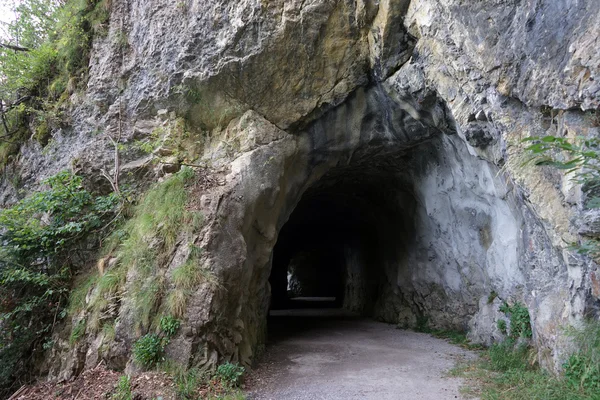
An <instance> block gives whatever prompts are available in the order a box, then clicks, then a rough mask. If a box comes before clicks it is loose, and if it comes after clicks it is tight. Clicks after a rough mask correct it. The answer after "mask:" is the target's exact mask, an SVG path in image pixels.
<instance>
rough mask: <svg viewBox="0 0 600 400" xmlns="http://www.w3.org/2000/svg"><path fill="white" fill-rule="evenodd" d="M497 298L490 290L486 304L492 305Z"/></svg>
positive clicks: (494, 292)
mask: <svg viewBox="0 0 600 400" xmlns="http://www.w3.org/2000/svg"><path fill="white" fill-rule="evenodd" d="M497 297H498V293H496V291H495V290H492V291H491V292H490V295H489V296H488V299H487V303H488V304H492V303H493V302H494V300H496V298H497Z"/></svg>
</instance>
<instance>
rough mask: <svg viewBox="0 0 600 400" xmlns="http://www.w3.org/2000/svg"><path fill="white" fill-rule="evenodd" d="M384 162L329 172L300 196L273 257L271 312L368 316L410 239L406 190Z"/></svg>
mask: <svg viewBox="0 0 600 400" xmlns="http://www.w3.org/2000/svg"><path fill="white" fill-rule="evenodd" d="M394 160H395V161H396V162H398V163H399V164H395V163H394V162H392V163H391V164H389V162H390V161H394ZM385 161H386V165H381V164H379V163H376V162H373V160H371V162H370V163H369V165H368V166H367V165H356V166H352V167H344V168H337V169H334V170H333V171H332V172H330V173H328V174H327V175H326V176H325V177H323V178H322V179H321V180H319V182H317V183H316V184H315V185H313V186H312V187H311V188H310V189H309V190H308V191H306V193H305V194H304V195H303V196H302V198H301V200H300V202H299V203H298V205H297V206H296V208H295V209H294V211H293V213H292V214H291V216H290V218H289V220H288V222H287V223H286V224H285V225H284V226H283V228H282V229H281V231H280V234H279V238H278V241H277V244H276V246H275V248H274V250H273V264H272V270H271V276H270V284H271V294H272V298H271V310H282V309H298V308H303V309H306V308H340V309H344V310H346V311H350V312H353V313H356V314H359V315H363V316H376V314H377V308H378V307H377V304H378V302H379V301H380V299H381V298H382V296H383V295H384V293H385V291H386V290H387V289H388V288H390V287H393V286H395V285H393V284H390V282H394V280H396V279H397V271H398V263H399V262H401V260H402V258H403V256H404V253H405V252H404V250H403V249H405V246H407V245H410V242H411V241H412V240H414V234H413V233H414V228H413V217H412V216H413V214H414V209H415V201H414V198H413V196H412V195H411V194H410V193H411V185H409V184H407V183H406V179H405V178H406V177H402V173H401V171H400V170H399V169H398V165H401V163H400V161H401V159H396V158H394V157H385Z"/></svg>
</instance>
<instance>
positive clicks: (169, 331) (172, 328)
mask: <svg viewBox="0 0 600 400" xmlns="http://www.w3.org/2000/svg"><path fill="white" fill-rule="evenodd" d="M180 325H181V323H180V322H179V320H178V319H177V318H174V317H172V316H170V315H167V316H164V317H162V318H161V319H160V329H161V331H162V332H163V333H164V334H165V335H167V337H169V338H170V337H173V336H175V334H176V333H177V331H178V330H179V326H180Z"/></svg>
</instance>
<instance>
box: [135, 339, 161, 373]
mask: <svg viewBox="0 0 600 400" xmlns="http://www.w3.org/2000/svg"><path fill="white" fill-rule="evenodd" d="M163 353H164V341H163V339H162V338H161V337H160V336H158V335H156V334H147V335H145V336H142V337H141V338H139V339H138V340H137V342H135V344H134V345H133V358H134V360H135V362H136V363H137V364H138V365H139V366H140V367H144V368H150V367H152V366H153V365H155V364H156V363H158V362H159V361H161V360H163Z"/></svg>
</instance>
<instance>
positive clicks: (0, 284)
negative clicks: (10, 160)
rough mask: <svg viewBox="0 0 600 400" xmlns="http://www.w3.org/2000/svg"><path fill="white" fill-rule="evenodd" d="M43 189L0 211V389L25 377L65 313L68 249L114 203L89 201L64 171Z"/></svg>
mask: <svg viewBox="0 0 600 400" xmlns="http://www.w3.org/2000/svg"><path fill="white" fill-rule="evenodd" d="M44 184H45V185H47V187H48V189H47V190H45V191H42V192H38V193H35V194H33V195H31V196H29V197H26V198H25V199H23V200H21V201H20V202H18V203H16V204H15V205H13V206H12V207H10V208H6V209H4V210H2V211H0V241H1V242H2V244H3V246H2V248H0V321H1V322H0V371H1V372H0V387H6V386H7V385H9V384H10V383H11V380H12V379H13V378H15V377H17V376H19V377H20V378H25V377H26V376H27V375H26V374H25V373H24V371H25V370H27V369H28V366H27V363H24V362H23V360H24V359H25V358H27V359H31V357H30V356H31V355H32V354H34V353H36V352H39V351H42V350H43V348H42V343H43V342H44V341H45V340H46V339H45V338H46V337H47V336H48V334H49V333H50V332H51V330H52V327H53V326H54V324H55V323H56V322H57V320H60V318H62V317H64V315H65V314H66V312H65V306H66V305H67V296H68V292H69V284H70V281H71V277H72V275H73V273H74V272H75V264H74V261H75V256H76V252H74V251H73V249H76V248H77V247H78V244H79V243H80V241H81V239H82V238H84V237H85V236H86V235H87V234H88V233H90V232H92V231H98V230H101V229H102V227H103V225H104V224H105V223H106V221H107V220H109V219H110V218H111V217H112V216H113V213H114V210H115V208H116V207H117V205H118V203H119V199H118V197H117V196H114V195H108V196H102V197H94V196H93V195H92V194H91V193H89V192H88V191H87V190H85V189H84V188H83V186H82V180H81V178H80V177H78V176H75V175H72V174H70V173H68V172H61V173H59V174H57V175H56V176H53V177H51V178H49V179H47V180H46V181H44ZM74 334H75V336H74V337H75V338H77V336H78V334H79V333H78V331H75V332H74Z"/></svg>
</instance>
